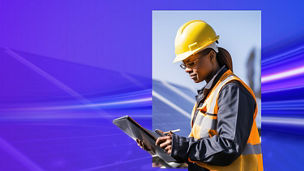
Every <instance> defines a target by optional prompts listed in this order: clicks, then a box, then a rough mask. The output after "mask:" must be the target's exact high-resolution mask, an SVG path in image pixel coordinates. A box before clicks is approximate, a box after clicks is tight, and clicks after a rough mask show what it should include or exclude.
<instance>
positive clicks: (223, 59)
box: [216, 47, 233, 71]
mask: <svg viewBox="0 0 304 171" xmlns="http://www.w3.org/2000/svg"><path fill="white" fill-rule="evenodd" d="M218 50H219V52H218V53H217V54H216V60H217V62H218V64H219V65H220V66H223V65H226V67H228V69H230V70H231V71H233V66H232V58H231V55H230V53H229V52H228V51H227V50H226V49H224V48H222V47H218Z"/></svg>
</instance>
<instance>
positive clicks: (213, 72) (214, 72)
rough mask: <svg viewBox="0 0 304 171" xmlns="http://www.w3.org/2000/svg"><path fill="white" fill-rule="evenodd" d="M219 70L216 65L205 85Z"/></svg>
mask: <svg viewBox="0 0 304 171" xmlns="http://www.w3.org/2000/svg"><path fill="white" fill-rule="evenodd" d="M219 69H220V67H219V66H218V65H217V66H216V67H215V68H214V69H213V70H212V71H211V72H210V73H209V75H208V77H207V79H206V82H207V84H208V83H209V81H210V80H211V79H212V78H213V76H214V75H215V74H216V73H217V71H218V70H219Z"/></svg>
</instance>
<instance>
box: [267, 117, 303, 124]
mask: <svg viewBox="0 0 304 171" xmlns="http://www.w3.org/2000/svg"><path fill="white" fill-rule="evenodd" d="M262 123H263V124H277V125H294V126H304V119H300V118H286V117H267V116H266V117H265V116H263V117H262Z"/></svg>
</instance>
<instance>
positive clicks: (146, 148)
mask: <svg viewBox="0 0 304 171" xmlns="http://www.w3.org/2000/svg"><path fill="white" fill-rule="evenodd" d="M136 142H137V145H138V146H139V147H140V148H141V149H144V150H146V151H152V150H151V149H150V148H148V146H147V145H146V144H145V143H144V141H141V140H140V139H136Z"/></svg>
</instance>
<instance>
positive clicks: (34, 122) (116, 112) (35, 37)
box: [0, 0, 304, 170]
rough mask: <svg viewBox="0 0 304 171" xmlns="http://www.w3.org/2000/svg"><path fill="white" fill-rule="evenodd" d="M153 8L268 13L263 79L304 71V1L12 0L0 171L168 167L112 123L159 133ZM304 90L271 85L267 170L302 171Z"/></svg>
mask: <svg viewBox="0 0 304 171" xmlns="http://www.w3.org/2000/svg"><path fill="white" fill-rule="evenodd" d="M152 10H261V11H262V63H261V65H262V78H263V76H267V75H271V74H276V73H279V72H282V71H288V70H291V69H294V68H299V67H303V66H304V59H303V54H304V52H303V51H304V47H303V38H304V33H303V30H304V25H303V23H302V21H304V13H303V12H302V11H303V10H304V4H303V2H302V1H300V0H298V1H288V2H287V1H267V2H265V1H262V0H260V1H259V0H256V1H240V0H234V1H223V0H219V1H216V2H213V1H200V0H197V1H181V0H167V1H163V0H162V1H161V0H154V1H139V0H138V1H122V0H115V1H99V0H90V1H80V0H78V1H72V0H70V1H68V0H67V1H59V0H53V1H39V0H30V1H29V0H27V1H25V0H23V1H22V0H20V1H17V0H2V1H0V161H1V164H0V170H160V169H157V168H151V158H150V156H149V154H148V153H146V152H144V151H141V150H139V148H138V147H137V145H136V144H135V142H134V141H132V140H131V139H130V138H128V136H126V135H125V134H123V133H122V132H121V131H120V130H119V129H118V128H117V127H115V126H114V125H113V124H112V119H113V118H116V117H119V116H121V115H125V114H128V115H130V116H132V117H134V118H135V119H136V120H137V121H138V122H139V123H140V124H142V125H143V126H145V127H147V128H151V124H152V123H151V121H152V117H151V112H152V54H151V53H152V35H151V34H152ZM227 22H229V21H227ZM303 89H304V80H303V73H301V74H298V75H296V76H293V77H288V78H284V79H280V80H276V81H270V82H266V83H262V118H263V117H264V116H265V118H268V120H265V121H264V122H263V119H262V150H263V157H264V167H265V170H292V169H293V170H300V169H301V168H302V166H301V161H303V157H302V151H304V148H303V143H304V135H303V130H304V129H303V128H304V127H303V123H304V122H302V121H303V119H304V115H303V113H304V103H303V95H304V93H303V92H304V91H302V90H303ZM274 116H275V117H281V118H282V119H281V120H279V121H278V122H275V121H273V120H271V117H274ZM286 118H288V119H286ZM282 120H283V121H286V122H282Z"/></svg>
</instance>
